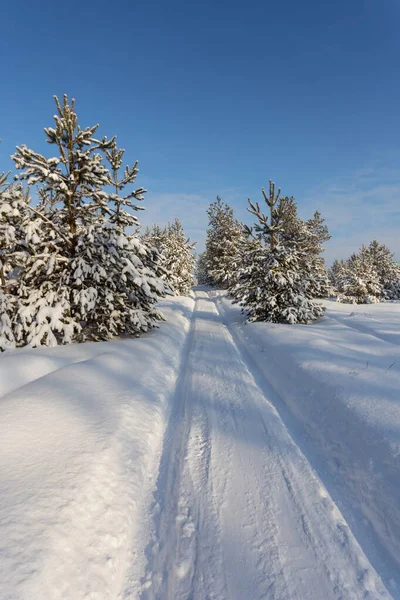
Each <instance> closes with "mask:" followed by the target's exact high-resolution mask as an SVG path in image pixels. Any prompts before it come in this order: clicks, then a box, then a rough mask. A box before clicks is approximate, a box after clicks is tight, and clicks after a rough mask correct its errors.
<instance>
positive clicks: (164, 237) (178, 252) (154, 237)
mask: <svg viewBox="0 0 400 600" xmlns="http://www.w3.org/2000/svg"><path fill="white" fill-rule="evenodd" d="M144 238H145V239H146V240H147V241H148V242H149V243H150V244H152V245H153V246H155V248H156V249H157V250H158V251H159V253H160V257H161V264H162V266H163V268H164V269H165V275H164V278H165V280H166V281H167V282H168V284H169V285H170V286H171V287H172V289H173V290H174V292H175V294H176V295H177V296H187V295H188V294H190V291H191V289H192V287H193V285H194V268H195V255H194V247H195V243H193V242H191V241H190V239H189V238H187V237H186V235H185V232H184V229H183V225H182V223H181V222H180V221H179V219H175V220H174V222H173V223H169V224H168V225H167V226H166V227H165V228H164V229H161V228H160V227H159V226H157V225H154V226H153V229H152V230H149V231H146V233H145V235H144Z"/></svg>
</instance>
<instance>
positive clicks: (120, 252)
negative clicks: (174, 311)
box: [13, 96, 166, 346]
mask: <svg viewBox="0 0 400 600" xmlns="http://www.w3.org/2000/svg"><path fill="white" fill-rule="evenodd" d="M55 101H56V106H57V113H58V114H57V115H56V116H55V117H54V118H55V127H54V128H52V127H49V128H46V129H45V134H46V138H47V142H48V143H49V144H50V145H52V146H53V147H55V148H56V150H57V156H53V157H51V158H45V157H44V156H42V155H41V154H38V153H37V152H34V151H33V150H31V149H29V148H27V147H26V146H25V145H23V146H21V147H17V151H16V153H15V154H14V156H13V159H14V161H15V164H16V167H17V168H18V169H20V170H21V171H22V172H21V174H20V178H21V179H22V180H26V181H27V182H28V185H35V184H38V185H39V186H40V202H39V204H38V205H37V207H35V208H34V207H32V206H30V205H29V203H28V202H26V203H25V209H26V211H27V212H29V213H30V214H31V220H30V223H29V224H28V226H27V228H26V235H27V236H28V238H29V240H30V245H31V247H30V251H29V253H27V254H26V256H25V260H24V264H23V268H22V269H21V273H20V274H19V277H18V309H17V314H16V315H14V318H13V321H14V335H15V338H16V341H17V344H18V345H25V344H30V345H32V346H38V345H41V344H46V345H55V344H57V343H69V342H71V341H84V340H106V339H111V338H112V337H113V336H115V335H120V334H121V333H127V334H134V335H137V334H139V333H141V332H143V331H147V330H148V329H149V328H150V327H152V326H154V325H155V323H156V321H157V320H159V319H161V318H162V316H161V314H160V313H159V311H158V310H157V309H156V308H155V303H156V302H157V300H158V299H159V298H160V297H161V296H163V295H164V294H165V293H166V287H165V285H164V283H163V282H162V280H161V279H160V276H159V275H160V273H159V272H158V269H159V266H158V255H157V254H156V253H154V252H153V250H152V249H151V248H150V247H149V246H148V245H146V244H144V243H143V242H142V240H141V239H140V238H139V237H138V235H137V233H133V234H130V235H129V234H127V231H126V229H127V228H128V227H129V228H131V229H133V230H135V229H137V228H138V221H137V218H136V216H134V215H133V214H132V213H131V212H128V211H129V210H130V211H134V210H136V209H137V208H138V207H137V206H135V205H134V204H133V201H134V200H137V201H141V200H142V199H143V194H144V192H145V190H144V189H143V188H138V189H134V190H133V191H130V192H126V193H125V195H121V192H123V191H124V190H125V188H126V186H129V185H131V184H133V183H134V182H135V179H136V176H137V173H138V169H137V162H136V163H135V164H134V165H133V167H126V169H125V171H124V173H123V175H122V177H120V176H119V172H120V168H121V166H122V160H123V153H124V151H123V150H119V149H118V148H117V146H116V142H115V138H112V139H111V140H107V138H105V137H104V138H102V139H101V140H98V139H96V138H95V137H94V136H95V132H96V130H97V128H98V126H97V125H95V126H94V127H87V128H85V129H81V127H80V126H79V125H78V118H77V115H76V112H75V108H74V101H72V102H71V104H69V102H68V98H67V97H66V96H64V101H63V103H62V104H61V103H60V102H59V100H58V98H56V97H55ZM107 161H108V163H109V166H107V164H106V163H107ZM110 190H111V191H110ZM32 232H33V233H32Z"/></svg>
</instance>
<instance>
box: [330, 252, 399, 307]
mask: <svg viewBox="0 0 400 600" xmlns="http://www.w3.org/2000/svg"><path fill="white" fill-rule="evenodd" d="M331 277H332V279H333V280H334V281H335V287H336V289H337V290H338V292H339V295H338V302H349V303H353V304H364V303H371V302H380V301H384V300H396V299H398V298H400V265H399V264H398V263H397V262H396V261H395V259H394V255H393V253H392V252H391V251H390V250H389V248H388V247H387V246H385V245H384V244H379V243H378V242H377V241H376V240H374V241H372V242H371V243H370V244H369V246H362V247H361V249H360V250H359V252H356V253H354V254H352V255H351V256H350V258H349V259H348V260H347V261H346V262H344V261H335V263H334V264H333V265H332V269H331Z"/></svg>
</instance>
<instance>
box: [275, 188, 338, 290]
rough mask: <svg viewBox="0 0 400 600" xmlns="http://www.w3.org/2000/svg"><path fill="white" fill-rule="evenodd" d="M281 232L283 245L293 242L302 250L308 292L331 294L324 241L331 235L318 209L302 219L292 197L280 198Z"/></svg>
mask: <svg viewBox="0 0 400 600" xmlns="http://www.w3.org/2000/svg"><path fill="white" fill-rule="evenodd" d="M281 203H282V206H281V209H280V211H281V219H282V234H281V241H282V243H284V244H285V246H287V247H290V245H291V244H294V245H295V247H296V248H297V250H298V251H300V252H301V253H302V257H303V258H302V263H304V264H303V269H304V272H308V273H310V275H311V276H310V277H309V278H308V292H309V294H310V296H311V297H314V298H327V297H328V296H330V295H331V294H332V291H333V290H332V286H331V283H330V280H329V275H328V271H327V269H326V266H325V260H324V258H323V257H322V253H323V252H324V248H323V244H324V243H325V242H327V241H328V240H330V238H331V235H330V233H329V231H328V227H327V226H326V224H325V219H323V218H322V216H321V213H320V212H318V211H315V213H314V215H313V217H312V218H311V219H309V220H308V221H303V220H301V219H300V218H299V217H298V215H297V204H296V202H295V199H294V198H293V197H291V198H282V200H281Z"/></svg>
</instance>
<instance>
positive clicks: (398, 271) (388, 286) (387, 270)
mask: <svg viewBox="0 0 400 600" xmlns="http://www.w3.org/2000/svg"><path fill="white" fill-rule="evenodd" d="M367 252H368V254H369V257H370V259H371V263H372V266H373V268H374V269H375V271H376V272H377V274H378V277H379V283H380V284H381V286H382V299H383V300H398V299H400V265H399V263H398V262H397V261H396V260H395V258H394V254H393V252H392V251H391V250H390V249H389V248H388V247H387V246H385V245H384V244H380V243H379V242H377V241H376V240H373V241H372V242H371V243H370V244H369V246H368V249H367Z"/></svg>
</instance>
